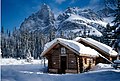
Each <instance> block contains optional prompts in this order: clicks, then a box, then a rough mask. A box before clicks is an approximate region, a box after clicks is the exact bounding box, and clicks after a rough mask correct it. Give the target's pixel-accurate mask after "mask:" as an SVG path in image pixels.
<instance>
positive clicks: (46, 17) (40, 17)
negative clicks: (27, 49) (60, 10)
mask: <svg viewBox="0 0 120 81" xmlns="http://www.w3.org/2000/svg"><path fill="white" fill-rule="evenodd" d="M54 24H55V17H54V14H53V12H52V11H51V9H50V7H49V6H48V5H46V4H43V5H42V6H41V9H40V10H39V11H38V12H37V13H35V14H32V15H31V16H29V17H28V18H27V19H25V20H24V22H23V23H22V24H21V26H20V30H21V31H24V30H27V31H29V32H37V31H39V32H41V33H48V31H49V30H50V27H52V28H54Z"/></svg>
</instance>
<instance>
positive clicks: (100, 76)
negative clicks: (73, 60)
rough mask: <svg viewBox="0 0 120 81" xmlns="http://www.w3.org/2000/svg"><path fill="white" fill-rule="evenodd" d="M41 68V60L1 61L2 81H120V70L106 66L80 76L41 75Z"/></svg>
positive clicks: (99, 65) (99, 66)
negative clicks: (29, 61) (28, 61)
mask: <svg viewBox="0 0 120 81" xmlns="http://www.w3.org/2000/svg"><path fill="white" fill-rule="evenodd" d="M13 61H14V62H13ZM11 62H12V63H11ZM23 63H24V64H23ZM43 67H44V65H43V63H42V61H41V60H33V62H31V63H27V62H26V61H25V60H15V59H2V61H1V69H2V70H1V74H2V81H120V70H115V69H113V68H112V67H111V65H108V64H102V63H100V64H98V65H97V66H96V67H94V68H93V69H92V70H94V71H90V72H88V73H81V74H49V73H43V71H44V69H43Z"/></svg>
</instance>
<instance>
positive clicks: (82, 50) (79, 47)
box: [41, 38, 98, 57]
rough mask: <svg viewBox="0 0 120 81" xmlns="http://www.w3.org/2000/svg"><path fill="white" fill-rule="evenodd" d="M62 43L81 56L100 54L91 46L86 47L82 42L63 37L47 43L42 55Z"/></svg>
mask: <svg viewBox="0 0 120 81" xmlns="http://www.w3.org/2000/svg"><path fill="white" fill-rule="evenodd" d="M58 43H59V44H61V45H63V46H65V47H66V48H68V49H71V50H72V51H73V52H75V53H76V54H78V55H80V56H94V57H96V56H98V52H97V51H95V50H94V49H92V48H90V47H86V46H84V45H83V44H80V43H78V42H76V41H73V40H66V39H62V38H56V39H54V40H53V41H51V42H49V43H47V44H45V47H44V51H43V52H42V54H41V56H44V55H45V54H46V53H47V52H48V51H50V50H51V49H52V48H53V47H54V46H55V45H56V44H58Z"/></svg>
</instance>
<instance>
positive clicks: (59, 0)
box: [56, 0, 66, 4]
mask: <svg viewBox="0 0 120 81" xmlns="http://www.w3.org/2000/svg"><path fill="white" fill-rule="evenodd" d="M65 1H66V0H56V3H58V4H62V3H63V2H65Z"/></svg>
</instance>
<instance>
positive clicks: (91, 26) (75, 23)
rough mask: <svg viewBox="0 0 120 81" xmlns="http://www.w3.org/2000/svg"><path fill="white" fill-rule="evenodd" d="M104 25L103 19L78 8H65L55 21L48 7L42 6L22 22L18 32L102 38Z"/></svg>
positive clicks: (92, 12) (94, 13) (88, 10)
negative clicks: (51, 32)
mask: <svg viewBox="0 0 120 81" xmlns="http://www.w3.org/2000/svg"><path fill="white" fill-rule="evenodd" d="M106 24H107V23H106V22H105V21H104V19H103V18H102V17H101V16H99V15H98V14H97V13H96V12H94V11H93V10H91V9H80V8H78V7H73V8H72V7H69V8H67V9H66V10H65V11H64V12H63V13H61V14H60V15H59V16H58V17H57V18H56V19H55V17H54V14H53V12H52V11H51V9H50V7H49V6H48V5H46V4H43V5H42V6H41V9H40V10H39V11H38V12H37V13H35V14H32V15H31V16H29V17H28V18H26V19H25V20H24V22H23V23H22V24H21V26H20V31H28V32H39V33H43V34H49V33H50V31H51V30H54V31H55V32H56V35H57V36H60V34H61V32H63V33H64V35H65V36H66V37H69V36H71V35H77V36H82V35H85V34H89V35H95V36H102V32H103V29H104V27H105V26H106Z"/></svg>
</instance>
